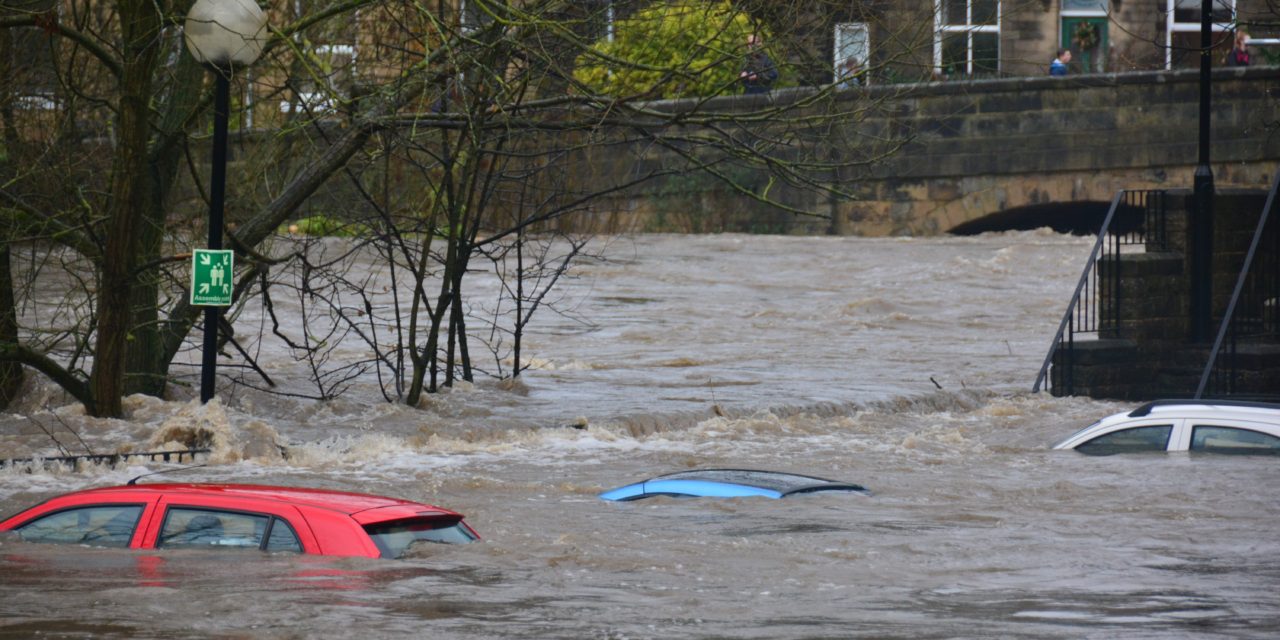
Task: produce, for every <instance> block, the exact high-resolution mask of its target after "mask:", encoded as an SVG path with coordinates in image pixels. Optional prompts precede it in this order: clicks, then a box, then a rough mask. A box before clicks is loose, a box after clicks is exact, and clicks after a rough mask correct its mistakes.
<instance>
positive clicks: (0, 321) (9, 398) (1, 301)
mask: <svg viewBox="0 0 1280 640" xmlns="http://www.w3.org/2000/svg"><path fill="white" fill-rule="evenodd" d="M11 59H13V36H12V34H11V33H10V32H9V30H8V29H0V78H12V77H13V75H12V70H11V69H10V68H9V61H10V60H11ZM8 89H9V87H7V86H0V90H4V94H9V93H10V92H9V91H8ZM5 97H7V96H5ZM0 104H2V105H3V107H2V108H3V110H4V111H3V114H0V127H4V135H3V140H4V146H5V155H4V160H3V161H2V162H0V181H5V180H8V178H9V176H11V175H12V172H11V171H10V168H11V166H12V163H13V155H14V154H17V153H18V144H19V143H18V135H17V131H15V130H14V127H13V112H12V109H11V107H10V105H11V104H13V103H12V102H11V101H10V100H7V99H3V98H0ZM9 226H10V223H9V221H8V220H3V221H0V344H12V345H15V346H16V345H17V344H18V311H17V308H16V306H15V305H14V299H13V272H12V270H11V268H12V267H11V265H10V263H9V253H10V252H9V241H10V232H9ZM21 389H22V365H21V364H18V363H17V362H7V361H0V409H4V408H6V407H8V406H9V404H10V403H11V402H13V400H14V399H15V398H17V397H18V392H19V391H20V390H21Z"/></svg>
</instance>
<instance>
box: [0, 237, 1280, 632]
mask: <svg viewBox="0 0 1280 640" xmlns="http://www.w3.org/2000/svg"><path fill="white" fill-rule="evenodd" d="M606 240H607V242H606ZM600 242H601V245H600V246H599V247H598V249H599V250H600V251H603V257H602V258H600V259H594V260H591V261H589V262H587V263H585V264H583V265H582V266H581V267H580V268H579V269H577V270H576V271H575V272H574V276H575V277H574V278H573V279H572V280H569V281H567V282H565V283H564V287H563V289H562V290H561V291H560V294H559V296H558V297H557V302H556V304H557V311H556V312H549V313H546V314H544V315H542V316H538V317H535V320H534V322H533V325H534V326H533V327H532V329H531V331H532V332H533V333H532V334H531V335H530V336H529V343H528V344H527V345H526V355H527V356H528V357H529V358H530V359H531V362H532V363H533V364H534V368H533V369H531V370H529V371H528V372H526V374H525V375H524V376H523V382H522V383H521V384H517V385H500V384H496V383H493V382H488V381H483V380H482V381H479V382H477V383H476V384H475V385H469V384H468V385H459V386H458V387H457V388H455V389H453V390H452V391H451V392H449V393H445V394H440V395H437V396H434V397H432V398H431V399H430V401H429V402H428V403H427V405H426V406H425V407H423V408H408V407H404V406H399V405H393V404H386V403H383V402H381V401H380V399H379V398H380V396H379V395H378V394H377V392H376V386H375V385H376V381H371V380H361V381H357V382H356V384H355V385H354V386H353V387H352V389H351V391H350V392H349V393H348V394H347V395H345V396H343V397H342V398H340V399H338V400H334V401H330V402H325V403H317V402H312V401H308V400H303V399H298V398H291V397H273V396H267V395H264V394H262V393H259V392H254V391H248V390H245V389H243V388H241V389H235V388H230V387H229V386H226V387H224V388H223V389H222V390H221V391H220V398H221V400H220V401H218V402H215V403H213V404H211V405H209V406H207V407H200V406H199V405H198V404H195V403H192V402H190V401H189V399H188V398H187V397H178V398H175V399H172V400H168V401H161V400H156V399H151V398H145V397H134V398H130V399H128V402H127V406H128V409H129V412H130V416H129V418H128V419H126V420H92V419H89V418H86V417H84V416H83V415H82V414H81V412H80V411H79V410H78V408H77V407H76V406H74V405H73V404H69V403H65V402H62V401H59V400H57V396H56V394H53V393H51V392H50V391H49V389H48V387H47V386H46V385H43V384H35V385H33V386H32V387H31V393H30V394H29V396H30V400H28V401H27V402H26V403H25V405H24V406H22V407H19V408H18V413H15V414H9V415H5V416H3V417H0V447H2V448H3V449H2V450H3V451H5V452H6V453H7V454H8V455H29V454H33V453H39V454H46V455H49V454H53V453H54V452H55V451H54V449H53V446H52V444H51V443H50V438H51V436H50V435H49V434H52V436H54V437H57V438H58V439H59V440H60V441H61V442H63V443H64V445H65V446H66V448H68V449H73V450H74V449H77V447H81V446H82V445H81V444H80V443H81V441H83V443H84V445H87V446H90V447H93V448H95V449H96V450H99V451H102V450H107V451H110V450H123V449H126V448H132V449H134V450H138V449H143V448H148V447H156V446H162V445H163V443H165V442H167V441H172V440H174V439H175V438H180V437H182V434H190V433H193V432H195V431H199V430H204V431H205V432H206V433H207V434H212V436H213V438H214V443H215V452H214V454H213V455H212V456H211V457H210V464H209V465H208V466H206V467H203V468H199V469H192V470H187V471H180V472H174V473H169V474H165V475H162V476H160V477H162V478H165V479H169V480H177V479H181V480H191V481H251V482H265V483H280V484H289V485H303V486H318V487H327V488H337V489H347V490H357V491H367V492H372V493H380V494H389V495H395V496H400V497H404V498H408V499H413V500H420V501H426V502H432V503H436V504H440V505H442V506H445V507H449V508H453V509H456V510H458V511H461V512H463V513H465V514H466V516H467V519H468V521H469V522H471V523H472V525H473V526H474V527H475V528H476V529H477V530H478V531H479V532H480V534H481V535H482V536H483V537H484V541H483V542H481V543H479V544H472V545H465V546H435V547H432V548H430V549H429V551H427V552H424V553H423V555H420V556H418V557H414V558H410V559H406V560H399V561H390V560H363V559H359V560H357V559H330V558H314V557H289V556H283V557H282V556H272V557H264V556H260V555H258V554H256V553H252V552H249V553H244V554H240V555H233V556H229V557H228V556H226V555H220V554H211V553H204V552H180V551H174V552H165V553H137V552H131V551H126V550H109V549H94V548H87V547H63V546H44V545H30V544H25V543H22V542H20V541H18V540H16V539H15V538H14V537H13V536H12V535H9V536H0V636H5V637H27V636H32V635H37V634H41V635H43V636H45V637H57V638H75V637H89V636H93V637H121V638H175V637H177V638H183V637H191V638H247V637H253V638H300V637H341V636H352V635H358V636H360V637H439V638H602V639H605V638H607V639H622V638H1116V637H1123V638H1183V637H1213V638H1272V637H1276V636H1278V635H1280V598H1278V597H1277V596H1276V591H1277V587H1278V586H1280V537H1277V536H1276V535H1275V528H1276V525H1277V523H1280V498H1277V497H1276V493H1275V491H1273V490H1272V489H1271V487H1273V486H1275V485H1276V484H1277V483H1278V482H1280V466H1277V465H1276V462H1275V460H1274V459H1269V458H1262V457H1256V458H1255V457H1235V456H1222V457H1211V456H1188V455H1142V456H1117V457H1107V458H1095V457H1086V456H1082V455H1078V454H1075V453H1074V452H1055V451H1050V450H1049V448H1050V446H1052V444H1053V443H1055V442H1056V441H1058V440H1060V439H1062V438H1064V437H1066V436H1067V435H1069V434H1070V433H1071V432H1073V431H1074V430H1076V429H1078V428H1080V427H1083V426H1085V425H1086V424H1088V423H1089V422H1092V421H1093V420H1094V419H1096V418H1098V417H1100V416H1102V415H1104V414H1107V413H1111V412H1114V411H1118V410H1121V409H1122V408H1124V405H1121V404H1118V403H1109V402H1099V401H1093V400H1087V399H1079V398H1067V399H1061V398H1053V397H1050V396H1048V395H1047V394H1038V395H1032V394H1030V393H1029V389H1030V386H1031V383H1032V382H1033V380H1034V377H1035V374H1036V371H1037V370H1038V368H1039V366H1040V363H1041V361H1042V359H1043V358H1044V352H1045V349H1046V348H1047V346H1048V344H1049V339H1050V338H1051V337H1052V334H1053V331H1054V330H1055V329H1056V327H1057V322H1058V319H1059V316H1060V314H1061V313H1062V310H1063V307H1064V305H1065V304H1066V301H1067V299H1068V297H1069V295H1070V293H1071V290H1072V287H1073V286H1074V284H1075V280H1076V278H1077V277H1078V275H1079V270H1080V268H1081V267H1082V266H1083V263H1084V260H1085V257H1086V255H1087V253H1088V250H1089V247H1090V240H1089V239H1085V238H1073V237H1069V236H1062V235H1057V234H1052V233H1047V232H1021V233H1010V234H989V235H983V236H978V237H972V238H927V239H861V238H798V237H764V236H740V235H720V236H698V237H681V236H641V237H637V238H628V239H623V238H612V239H601V241H600ZM476 277H477V278H483V274H480V275H477V276H476ZM345 346H346V345H345V344H344V347H345ZM262 348H263V353H264V354H265V355H264V366H267V367H270V369H269V370H270V371H271V372H272V375H273V376H274V377H276V378H278V381H279V382H281V384H282V388H285V389H291V388H292V389H295V390H299V391H301V390H303V389H304V388H305V387H306V382H305V379H304V378H303V377H302V376H301V375H300V369H299V367H298V365H296V364H293V363H291V362H287V359H286V358H283V357H280V358H278V360H279V361H276V360H277V359H276V358H273V355H280V354H279V351H278V349H277V351H276V352H273V351H272V350H271V349H272V347H271V346H270V345H269V344H265V343H264V345H263V347H262ZM358 351H359V350H358V349H357V348H356V347H355V346H353V347H351V353H349V354H345V355H344V357H353V358H354V357H360V354H359V353H358ZM179 393H180V394H181V393H183V392H182V391H181V390H180V391H179ZM70 430H75V431H76V432H77V433H78V435H77V436H73V435H71V433H70ZM282 447H283V449H284V451H286V452H287V454H288V455H287V458H286V457H282V456H281V453H280V452H281V448H282ZM175 466H176V465H165V464H160V463H148V464H140V463H139V464H133V465H130V466H127V467H119V468H115V469H89V470H87V471H84V472H80V473H71V472H67V471H55V470H42V471H37V472H35V473H26V472H24V471H15V470H9V471H3V472H0V512H3V513H10V512H12V511H15V510H17V509H19V508H21V507H23V506H25V505H27V504H30V503H33V502H35V501H38V500H40V499H42V498H45V497H48V496H51V495H54V494H56V493H59V492H63V491H67V490H72V489H79V488H84V487H90V486H99V485H106V484H113V483H120V482H124V481H126V480H128V479H129V478H130V477H133V476H136V475H140V474H142V473H147V472H152V471H160V470H164V469H172V468H174V467H175ZM696 467H750V468H764V469H774V470H780V471H792V472H800V473H808V474H812V475H819V476H824V477H829V478H833V479H837V480H845V481H850V482H856V483H859V484H863V485H865V486H867V487H868V488H869V489H871V490H872V491H873V492H874V494H873V495H872V496H869V497H868V496H859V495H821V494H819V495H811V496H805V497H798V498H792V499H787V500H776V501H775V500H767V499H733V500H702V499H690V500H675V499H667V498H658V499H653V500H647V501H640V502H633V503H623V504H612V503H605V502H603V501H601V500H598V499H597V498H596V497H595V496H596V494H597V493H598V492H599V491H601V490H604V489H607V488H611V487H614V486H618V485H621V484H624V483H628V482H632V481H635V480H638V479H642V478H644V477H647V476H650V475H655V474H660V473H665V472H670V471H677V470H683V469H688V468H696Z"/></svg>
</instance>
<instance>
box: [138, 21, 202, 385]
mask: <svg viewBox="0 0 1280 640" xmlns="http://www.w3.org/2000/svg"><path fill="white" fill-rule="evenodd" d="M180 37H181V35H175V36H174V38H180ZM174 44H178V45H180V44H181V43H174ZM170 46H173V45H170ZM181 51H182V55H181V56H180V57H179V59H178V64H177V65H175V67H174V71H173V75H172V78H173V80H172V83H171V84H170V86H169V87H168V91H166V92H165V93H164V95H162V96H159V97H158V101H159V102H160V107H159V110H160V113H161V118H160V121H159V123H158V125H157V127H156V128H157V131H156V134H155V137H154V139H153V140H152V141H151V146H150V149H149V151H148V162H147V167H148V171H147V178H148V179H147V194H146V198H147V200H146V206H145V207H144V208H143V210H142V211H141V214H140V226H141V229H140V232H139V234H138V236H139V238H138V240H139V244H138V256H139V258H138V263H139V264H144V265H146V264H157V263H158V261H159V259H160V257H161V253H162V252H163V249H164V229H165V223H166V220H165V215H166V212H167V211H168V207H167V206H166V204H167V203H168V201H169V194H170V193H171V192H172V190H173V185H174V182H175V180H176V179H177V176H178V172H179V170H180V168H181V167H182V166H183V165H182V160H183V157H182V154H183V147H182V144H181V143H182V141H183V140H184V139H185V133H186V128H187V126H188V123H189V122H190V121H191V120H192V119H193V117H194V115H195V113H196V111H197V110H198V109H199V107H200V105H201V99H202V98H203V97H204V95H205V93H204V91H203V89H204V86H205V78H206V72H205V70H204V67H202V66H200V64H199V63H198V62H196V60H195V58H194V57H192V56H191V54H190V53H189V52H188V51H187V49H186V47H182V48H181ZM160 284H161V272H160V269H159V267H154V268H144V269H142V270H141V271H140V272H139V273H138V274H137V281H136V282H135V283H134V285H133V286H134V290H133V303H132V309H133V317H132V318H131V324H132V326H133V329H132V340H130V343H129V352H128V359H127V362H126V365H125V366H126V371H127V374H126V376H125V393H126V394H130V393H145V394H147V395H152V396H156V397H163V396H164V390H165V386H166V384H167V383H168V377H169V363H170V361H171V360H172V356H171V354H169V352H168V350H167V348H166V337H167V336H166V328H167V326H166V325H167V323H162V322H161V319H160V310H159V306H158V305H159V301H160Z"/></svg>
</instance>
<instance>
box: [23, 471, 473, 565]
mask: <svg viewBox="0 0 1280 640" xmlns="http://www.w3.org/2000/svg"><path fill="white" fill-rule="evenodd" d="M10 530H12V531H16V532H17V533H18V535H19V536H20V537H21V538H22V539H23V540H26V541H28V542H53V543H63V544H88V545H95V546H105V547H121V548H126V547H127V548H131V549H175V548H186V549H191V548H202V549H260V550H262V551H270V552H293V553H309V554H316V555H326V556H363V557H368V558H397V557H400V555H401V554H403V553H404V551H405V550H406V549H408V548H409V545H410V544H412V543H414V542H417V541H427V542H439V543H454V544H456V543H467V542H472V541H474V540H477V539H479V536H478V535H477V534H476V532H475V531H474V530H473V529H472V528H471V527H470V526H468V525H467V523H465V522H463V519H462V515H461V514H458V513H454V512H453V511H449V510H447V509H441V508H440V507H436V506H432V505H429V504H423V503H420V502H411V501H408V500H400V499H397V498H387V497H383V496H374V495H367V494H362V493H348V492H344V491H329V490H325V489H304V488H296V487H272V486H262V485H237V484H147V485H125V486H119V487H105V488H100V489H86V490H84V491H76V492H73V493H68V494H65V495H61V496H58V497H56V498H51V499H49V500H46V501H45V502H42V503H40V504H38V505H36V506H34V507H31V508H29V509H27V510H25V511H23V512H21V513H19V514H17V515H15V516H12V517H9V518H6V519H5V520H3V521H0V531H10Z"/></svg>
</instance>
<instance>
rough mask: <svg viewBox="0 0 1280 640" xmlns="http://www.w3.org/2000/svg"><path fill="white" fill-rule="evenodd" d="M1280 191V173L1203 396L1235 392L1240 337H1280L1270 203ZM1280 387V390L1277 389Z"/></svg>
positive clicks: (1278, 245)
mask: <svg viewBox="0 0 1280 640" xmlns="http://www.w3.org/2000/svg"><path fill="white" fill-rule="evenodd" d="M1277 191H1280V172H1277V173H1276V176H1275V178H1274V179H1273V180H1272V181H1271V190H1270V191H1268V192H1267V200H1266V204H1264V205H1263V206H1262V213H1261V215H1259V216H1258V226H1257V228H1256V229H1255V230H1254V232H1253V238H1252V240H1250V242H1249V251H1248V253H1246V254H1245V257H1244V263H1243V264H1242V265H1241V266H1240V274H1239V276H1237V277H1236V286H1235V289H1234V290H1232V292H1231V300H1230V302H1228V303H1227V309H1226V312H1225V313H1224V314H1223V316H1222V322H1221V323H1220V324H1219V325H1218V335H1217V337H1216V338H1215V339H1214V342H1213V348H1212V349H1211V350H1210V351H1209V360H1208V362H1206V363H1205V366H1204V370H1203V371H1202V372H1201V374H1200V385H1199V386H1198V387H1197V388H1196V395H1195V397H1196V398H1197V399H1199V398H1202V397H1215V396H1230V395H1236V393H1237V389H1238V386H1239V385H1238V383H1239V381H1240V374H1241V367H1240V364H1241V354H1240V344H1241V342H1246V343H1250V342H1251V343H1254V344H1260V343H1264V342H1272V343H1274V342H1276V339H1277V337H1280V308H1278V307H1280V223H1276V222H1274V221H1272V218H1273V217H1274V216H1272V215H1271V214H1272V207H1273V206H1274V205H1275V201H1276V193H1277ZM1276 392H1280V390H1276Z"/></svg>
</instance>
